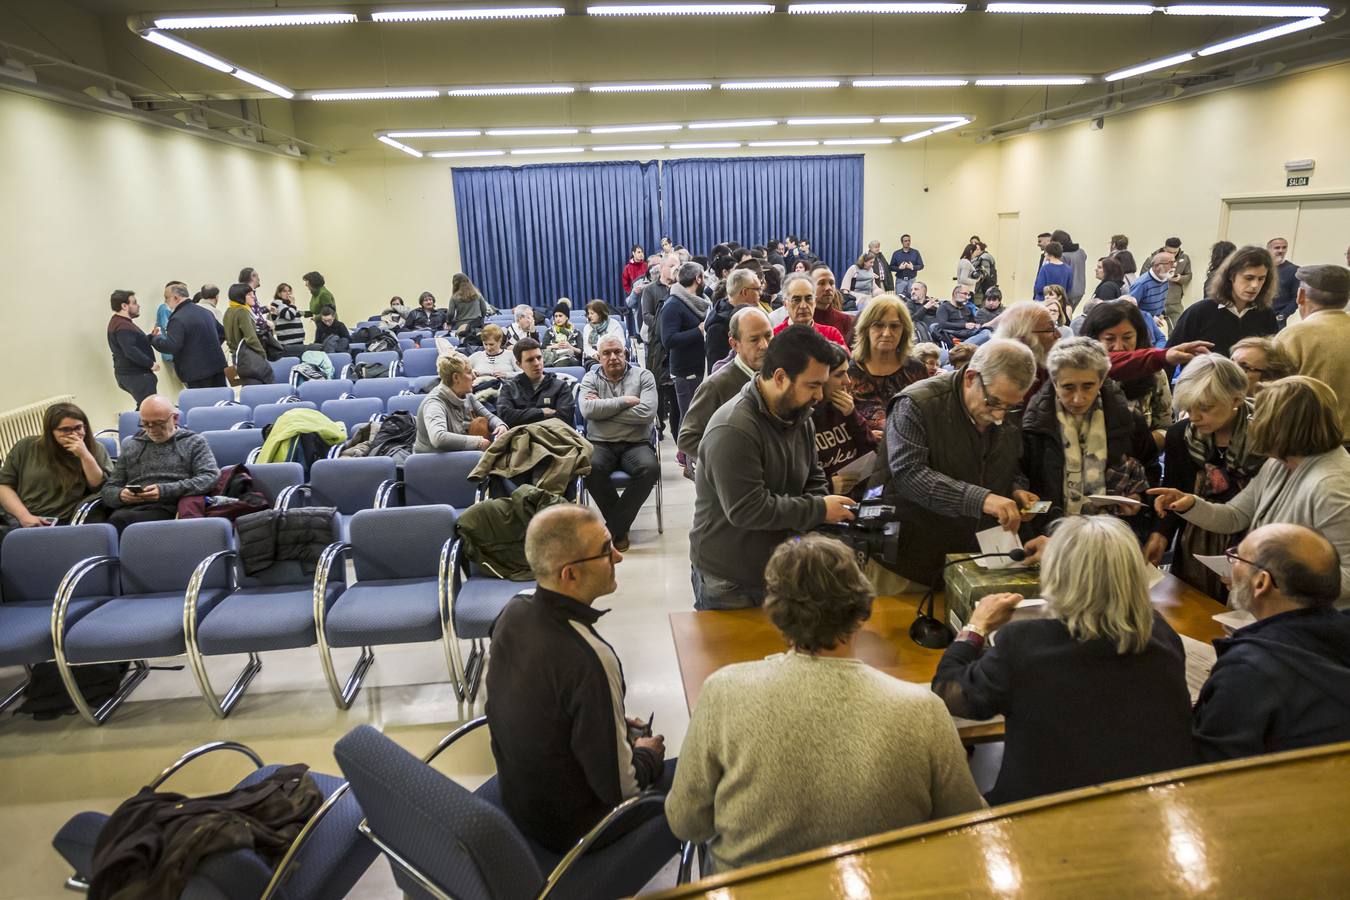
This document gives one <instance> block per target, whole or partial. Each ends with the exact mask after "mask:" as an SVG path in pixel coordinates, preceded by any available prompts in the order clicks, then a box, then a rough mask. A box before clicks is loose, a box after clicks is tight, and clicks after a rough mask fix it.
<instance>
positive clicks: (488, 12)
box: [370, 6, 567, 22]
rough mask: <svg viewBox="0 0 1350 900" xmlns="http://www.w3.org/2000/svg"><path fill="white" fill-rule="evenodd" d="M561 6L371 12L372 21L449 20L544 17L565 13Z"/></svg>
mask: <svg viewBox="0 0 1350 900" xmlns="http://www.w3.org/2000/svg"><path fill="white" fill-rule="evenodd" d="M566 13H567V10H566V9H564V8H563V7H561V6H504V7H490V8H484V9H467V8H465V9H386V10H381V11H379V12H373V13H371V14H370V20H371V21H372V22H448V21H452V20H457V19H543V18H548V17H550V16H561V15H565V14H566Z"/></svg>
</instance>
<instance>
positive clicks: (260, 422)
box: [253, 381, 325, 431]
mask: <svg viewBox="0 0 1350 900" xmlns="http://www.w3.org/2000/svg"><path fill="white" fill-rule="evenodd" d="M310 383H311V384H324V383H325V382H322V381H315V382H310ZM318 408H319V404H317V403H314V402H312V401H309V400H301V401H299V402H298V403H264V404H263V405H262V406H255V407H253V427H254V428H257V429H258V430H259V431H261V430H262V429H264V428H266V427H267V426H268V425H272V424H274V423H275V422H276V420H277V419H280V418H281V417H282V416H284V415H285V414H286V413H288V412H290V411H291V410H293V409H318Z"/></svg>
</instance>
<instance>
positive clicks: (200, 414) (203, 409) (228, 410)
mask: <svg viewBox="0 0 1350 900" xmlns="http://www.w3.org/2000/svg"><path fill="white" fill-rule="evenodd" d="M252 418H253V410H251V409H249V408H248V407H247V406H196V407H193V408H192V409H190V410H188V414H187V416H186V417H185V419H184V422H183V427H184V428H186V429H188V430H189V431H224V430H225V429H226V428H232V427H234V426H235V425H241V424H243V423H244V422H247V421H249V420H250V419H252Z"/></svg>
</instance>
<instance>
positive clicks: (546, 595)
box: [487, 504, 676, 880]
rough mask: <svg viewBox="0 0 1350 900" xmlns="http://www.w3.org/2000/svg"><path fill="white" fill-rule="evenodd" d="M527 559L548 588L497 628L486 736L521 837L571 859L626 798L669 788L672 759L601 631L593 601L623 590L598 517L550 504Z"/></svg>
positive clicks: (512, 609) (515, 601)
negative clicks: (633, 712)
mask: <svg viewBox="0 0 1350 900" xmlns="http://www.w3.org/2000/svg"><path fill="white" fill-rule="evenodd" d="M525 558H526V560H528V561H529V564H530V569H531V570H532V572H533V573H534V577H535V580H536V581H538V583H539V587H538V588H537V589H536V590H535V591H534V593H533V595H530V594H518V595H517V596H516V597H514V598H512V600H511V601H510V602H509V603H508V604H507V605H506V608H505V609H503V610H502V613H501V615H500V616H499V617H498V618H497V622H496V624H495V625H493V627H492V647H491V653H490V656H491V659H492V665H491V666H489V667H488V671H487V697H488V698H487V719H488V729H489V731H490V732H491V735H492V755H493V757H494V758H495V759H496V762H497V780H498V782H499V784H500V787H501V797H502V805H503V806H505V808H506V811H507V813H508V814H510V816H511V818H512V820H513V821H514V822H515V823H516V825H517V826H518V827H519V828H520V829H521V831H523V832H525V834H527V835H529V836H530V837H531V838H533V839H534V840H536V841H538V842H539V843H541V844H543V845H544V846H545V847H547V848H548V849H550V850H552V851H553V852H555V853H565V852H567V851H568V850H570V849H571V848H572V846H573V845H574V844H575V843H576V842H577V841H578V840H580V839H581V837H582V836H583V835H585V834H586V832H587V831H589V830H590V829H591V828H592V827H594V826H595V824H596V823H597V822H599V821H600V819H602V818H603V817H604V816H605V815H606V814H608V813H609V811H610V810H611V809H613V808H614V807H615V806H618V805H619V804H620V803H622V802H623V801H625V800H628V799H630V798H632V797H635V796H637V794H638V793H639V792H640V791H643V790H647V789H651V788H656V789H658V790H662V791H668V790H669V789H670V783H671V780H672V779H673V778H674V774H675V761H674V760H669V761H666V760H665V749H666V748H665V739H664V737H663V736H662V735H659V734H658V735H653V734H652V733H651V726H650V721H649V720H641V719H630V718H627V716H626V715H625V709H624V695H625V683H624V675H623V665H622V663H620V661H619V657H618V655H617V654H615V652H614V648H613V647H612V646H611V645H610V643H609V642H608V641H606V640H605V639H604V638H603V637H601V636H600V633H599V632H598V631H597V630H596V628H595V626H596V623H597V622H598V621H599V620H600V617H601V616H602V615H604V614H605V612H606V610H597V609H595V608H594V604H595V601H596V600H598V599H599V598H601V597H604V596H606V595H607V594H612V593H614V591H615V590H617V589H618V582H617V580H616V578H615V566H616V565H617V564H618V563H620V562H622V561H623V556H622V555H621V554H620V553H619V551H618V550H617V549H615V547H614V542H613V541H612V540H611V539H610V535H609V532H608V531H606V529H605V524H604V522H602V521H601V519H600V517H599V515H597V514H596V513H595V511H593V510H590V509H586V508H584V507H580V506H574V505H572V504H560V505H557V506H552V507H549V508H548V509H546V510H544V511H543V512H541V513H539V514H538V515H536V516H535V517H534V518H533V519H531V520H530V525H529V528H528V529H527V530H526V532H525ZM656 814H662V813H661V812H660V807H657V812H656ZM629 824H630V825H636V824H638V823H636V822H632V823H629ZM670 849H671V853H674V852H675V849H676V841H675V838H674V836H671V838H670ZM665 862H666V860H665V859H662V860H661V861H660V862H659V863H657V866H658V867H659V866H660V865H661V864H664V863H665ZM643 880H645V879H643Z"/></svg>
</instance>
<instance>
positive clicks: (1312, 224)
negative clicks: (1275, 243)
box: [1223, 196, 1350, 265]
mask: <svg viewBox="0 0 1350 900" xmlns="http://www.w3.org/2000/svg"><path fill="white" fill-rule="evenodd" d="M1225 202H1226V204H1227V207H1228V225H1227V228H1226V229H1225V230H1224V231H1225V233H1224V234H1223V237H1224V238H1225V239H1227V240H1230V241H1232V242H1233V243H1235V244H1237V245H1238V246H1239V247H1241V246H1243V245H1244V244H1256V245H1257V246H1260V247H1264V246H1265V245H1266V242H1267V241H1269V240H1270V239H1271V238H1276V237H1282V238H1284V239H1286V240H1287V241H1289V258H1290V259H1291V260H1293V261H1294V262H1296V263H1298V264H1300V265H1315V264H1324V263H1334V264H1336V265H1344V264H1345V252H1346V244H1347V243H1350V196H1331V197H1316V198H1308V199H1306V200H1305V199H1298V200H1288V199H1278V200H1276V199H1271V200H1228V201H1225Z"/></svg>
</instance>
